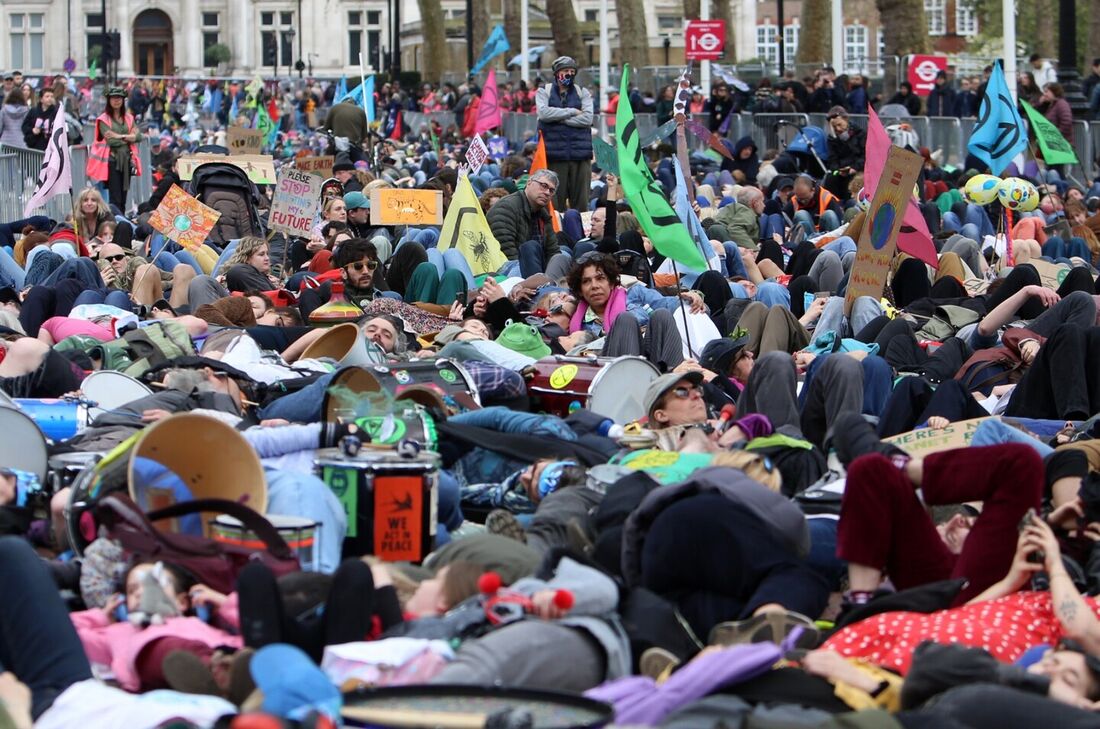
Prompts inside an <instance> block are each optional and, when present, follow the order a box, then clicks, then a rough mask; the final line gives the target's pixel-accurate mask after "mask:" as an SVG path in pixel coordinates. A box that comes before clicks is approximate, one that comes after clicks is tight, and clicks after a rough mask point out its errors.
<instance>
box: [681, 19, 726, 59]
mask: <svg viewBox="0 0 1100 729" xmlns="http://www.w3.org/2000/svg"><path fill="white" fill-rule="evenodd" d="M725 48H726V21H724V20H689V21H688V24H687V30H685V31H684V57H685V58H686V59H687V60H689V61H717V60H718V59H719V58H721V57H722V54H723V52H724V51H725Z"/></svg>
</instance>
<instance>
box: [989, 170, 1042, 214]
mask: <svg viewBox="0 0 1100 729" xmlns="http://www.w3.org/2000/svg"><path fill="white" fill-rule="evenodd" d="M997 198H998V199H999V200H1000V201H1001V205H1004V206H1005V207H1006V208H1008V209H1009V210H1015V211H1017V212H1021V213H1026V212H1028V211H1030V210H1034V209H1035V208H1037V207H1039V191H1038V190H1036V189H1035V185H1032V184H1031V183H1030V182H1028V181H1027V180H1021V179H1020V178H1019V177H1008V178H1006V179H1004V180H1001V184H1000V186H998V188H997Z"/></svg>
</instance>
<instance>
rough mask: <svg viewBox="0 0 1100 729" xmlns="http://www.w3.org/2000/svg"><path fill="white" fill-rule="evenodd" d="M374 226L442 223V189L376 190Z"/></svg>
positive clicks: (372, 198)
mask: <svg viewBox="0 0 1100 729" xmlns="http://www.w3.org/2000/svg"><path fill="white" fill-rule="evenodd" d="M370 222H371V225H443V191H442V190H405V189H401V188H392V189H388V190H384V189H374V190H371V192H370Z"/></svg>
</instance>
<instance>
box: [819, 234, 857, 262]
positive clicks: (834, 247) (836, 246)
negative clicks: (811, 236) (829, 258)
mask: <svg viewBox="0 0 1100 729" xmlns="http://www.w3.org/2000/svg"><path fill="white" fill-rule="evenodd" d="M822 250H825V251H832V252H833V253H836V254H837V255H838V256H840V257H841V258H844V256H846V255H848V254H849V253H855V252H856V242H855V241H854V240H852V239H851V238H850V237H849V236H846V235H842V236H840V237H839V238H837V239H836V240H834V241H831V242H829V243H826V244H825V247H824V248H822Z"/></svg>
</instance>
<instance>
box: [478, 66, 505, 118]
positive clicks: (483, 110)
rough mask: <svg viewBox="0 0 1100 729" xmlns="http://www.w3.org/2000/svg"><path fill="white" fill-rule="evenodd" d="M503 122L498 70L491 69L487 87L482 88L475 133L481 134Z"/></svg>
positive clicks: (486, 80) (487, 78) (486, 82)
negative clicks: (498, 91)
mask: <svg viewBox="0 0 1100 729" xmlns="http://www.w3.org/2000/svg"><path fill="white" fill-rule="evenodd" d="M501 124H503V121H502V119H501V115H500V103H499V101H498V100H497V70H496V69H495V68H490V69H489V75H488V76H487V77H486V78H485V87H484V88H483V89H482V90H481V104H480V105H479V106H478V108H477V120H476V121H475V122H474V134H481V133H482V132H487V131H489V130H490V129H495V128H497V127H499V126H500V125H501Z"/></svg>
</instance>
